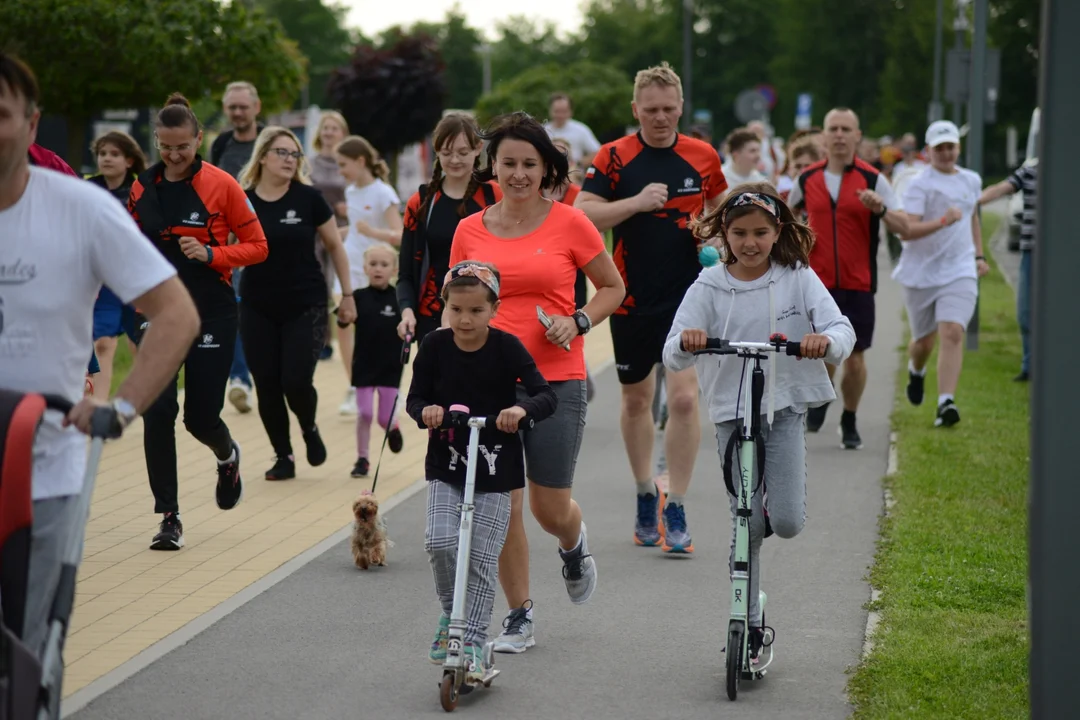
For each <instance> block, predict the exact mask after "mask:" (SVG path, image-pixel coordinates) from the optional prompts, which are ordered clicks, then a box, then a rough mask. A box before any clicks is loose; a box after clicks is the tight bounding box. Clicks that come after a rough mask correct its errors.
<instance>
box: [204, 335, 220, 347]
mask: <svg viewBox="0 0 1080 720" xmlns="http://www.w3.org/2000/svg"><path fill="white" fill-rule="evenodd" d="M199 347H200V348H203V349H207V350H209V349H213V348H219V347H221V344H220V343H215V342H214V336H213V335H211V334H210V333H203V336H202V342H201V343H200V344H199Z"/></svg>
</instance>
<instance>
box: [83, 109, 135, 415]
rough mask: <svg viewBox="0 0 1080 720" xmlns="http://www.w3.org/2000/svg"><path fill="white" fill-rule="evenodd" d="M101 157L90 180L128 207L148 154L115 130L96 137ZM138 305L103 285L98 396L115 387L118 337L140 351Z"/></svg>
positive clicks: (97, 323)
mask: <svg viewBox="0 0 1080 720" xmlns="http://www.w3.org/2000/svg"><path fill="white" fill-rule="evenodd" d="M90 150H91V152H93V154H94V157H95V158H97V166H98V174H97V175H94V176H93V177H91V178H89V180H90V182H92V183H94V184H95V185H97V186H98V187H101V188H104V189H105V190H108V191H109V192H110V193H112V196H113V197H115V198H116V199H117V200H119V201H120V202H121V203H122V204H123V205H124V206H125V207H126V206H127V200H128V195H130V194H131V186H132V185H133V184H134V183H135V179H136V178H137V177H138V176H139V175H140V174H141V173H142V172H143V171H145V170H146V156H145V155H143V151H142V148H140V147H139V144H138V143H137V142H135V140H134V138H132V137H131V136H130V135H128V134H127V133H124V132H120V131H118V130H113V131H111V132H107V133H105V134H104V135H102V136H101V137H99V138H97V139H95V140H94V143H93V145H91V146H90ZM136 318H137V315H136V312H135V308H133V307H131V306H130V305H125V304H124V303H123V302H121V301H120V298H119V297H117V295H116V293H114V292H113V291H112V290H110V289H109V288H108V287H102V288H101V292H100V293H99V294H98V298H97V302H95V303H94V353H95V354H96V355H97V360H98V363H99V365H100V373H99V375H98V377H96V378H94V396H95V397H98V398H101V399H103V400H104V399H107V398H108V397H109V391H110V390H111V388H112V374H113V362H114V360H115V357H116V344H117V339H118V338H119V337H120V335H122V334H126V335H127V337H128V345H129V348H130V352H131V356H132V357H135V354H136V353H137V344H138V337H139V329H138V326H139V325H141V321H140V320H137V319H136Z"/></svg>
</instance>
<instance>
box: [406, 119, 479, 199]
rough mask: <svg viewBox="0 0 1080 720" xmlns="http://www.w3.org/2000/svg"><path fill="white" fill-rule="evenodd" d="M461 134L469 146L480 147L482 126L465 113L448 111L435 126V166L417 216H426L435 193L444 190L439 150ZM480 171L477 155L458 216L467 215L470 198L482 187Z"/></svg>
mask: <svg viewBox="0 0 1080 720" xmlns="http://www.w3.org/2000/svg"><path fill="white" fill-rule="evenodd" d="M461 134H464V135H465V139H466V140H468V141H469V147H471V148H473V149H474V150H475V149H476V148H478V147H480V143H481V140H480V128H479V127H477V125H476V121H475V120H473V119H472V117H470V116H469V115H466V114H465V113H459V112H452V113H447V114H446V116H445V117H443V119H442V120H440V121H439V124H438V125H436V126H435V132H434V133H432V137H431V146H432V147H433V148H434V149H435V167H434V168H433V169H432V171H431V182H429V183H428V184H427V190H426V191H425V192H424V201H423V202H422V203H420V207H419V208H418V209H417V211H416V217H417V218H421V217H425V215H426V213H427V211H428V207H430V205H431V203H433V202H434V201H435V193H437V192H439V191H440V190H442V182H443V170H442V161H440V160H439V151H440V150H442V149H443V148H444V147H446V146H447V145H450V144H451V143H453V142H454V140H456V139H457V136H458V135H461ZM479 171H480V155H477V156H476V160H474V161H473V170H472V177H470V178H469V185H468V187H466V188H465V197H463V198H461V204H460V205H458V217H465V213H466V212H467V211H468V205H469V199H470V198H472V196H473V195H475V194H476V189H477V188H478V187H480V179H479V177H478V174H479Z"/></svg>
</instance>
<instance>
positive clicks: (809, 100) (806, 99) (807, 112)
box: [795, 93, 814, 130]
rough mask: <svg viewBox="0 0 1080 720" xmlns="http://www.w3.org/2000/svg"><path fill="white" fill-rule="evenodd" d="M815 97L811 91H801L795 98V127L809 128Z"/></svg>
mask: <svg viewBox="0 0 1080 720" xmlns="http://www.w3.org/2000/svg"><path fill="white" fill-rule="evenodd" d="M813 107H814V97H813V95H811V94H810V93H799V97H798V98H797V99H796V100H795V129H796V130H809V129H810V124H811V118H812V116H813Z"/></svg>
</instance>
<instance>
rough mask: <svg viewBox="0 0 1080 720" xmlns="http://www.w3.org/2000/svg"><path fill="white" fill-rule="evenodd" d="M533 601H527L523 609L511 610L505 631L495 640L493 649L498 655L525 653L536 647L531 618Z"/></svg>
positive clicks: (504, 623) (504, 621)
mask: <svg viewBox="0 0 1080 720" xmlns="http://www.w3.org/2000/svg"><path fill="white" fill-rule="evenodd" d="M531 608H532V601H531V600H526V601H525V604H524V605H523V606H522V607H519V608H514V609H513V610H511V611H510V612H509V613H508V614H507V616H506V618H505V619H504V620H503V623H502V624H503V631H502V633H501V634H500V635H499V637H497V638H495V640H494V642H493V644H492V649H493V650H494V651H495V652H498V653H523V652H525V650H526V649H527V648H531V647H532V646H533V645H536V638H535V637H534V636H533V621H532V618H531V617H529V610H530V609H531Z"/></svg>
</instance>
